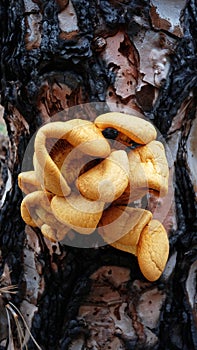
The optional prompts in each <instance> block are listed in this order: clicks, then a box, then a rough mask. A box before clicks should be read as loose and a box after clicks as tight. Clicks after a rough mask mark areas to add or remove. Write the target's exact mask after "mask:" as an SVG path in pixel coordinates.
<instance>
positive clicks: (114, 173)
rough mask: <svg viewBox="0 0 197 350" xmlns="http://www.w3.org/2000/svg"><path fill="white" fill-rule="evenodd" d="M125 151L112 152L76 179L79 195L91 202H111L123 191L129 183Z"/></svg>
mask: <svg viewBox="0 0 197 350" xmlns="http://www.w3.org/2000/svg"><path fill="white" fill-rule="evenodd" d="M128 174H129V163H128V157H127V154H126V152H125V151H122V150H120V151H114V152H112V153H111V154H110V156H109V157H108V158H106V159H105V160H103V161H102V162H101V163H99V164H98V165H96V166H94V167H93V168H91V169H90V170H88V171H87V172H85V173H84V174H82V175H81V176H79V177H78V179H77V181H76V185H77V187H78V189H79V191H80V193H81V194H82V195H83V196H84V197H86V198H88V199H91V200H94V201H96V200H100V201H103V202H112V201H114V200H115V199H117V198H118V197H120V195H121V194H122V193H123V192H124V191H125V189H126V187H127V185H128V181H129V176H128Z"/></svg>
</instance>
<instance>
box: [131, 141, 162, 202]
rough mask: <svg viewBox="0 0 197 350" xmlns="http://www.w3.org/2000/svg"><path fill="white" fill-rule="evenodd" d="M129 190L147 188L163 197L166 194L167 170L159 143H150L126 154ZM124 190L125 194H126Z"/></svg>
mask: <svg viewBox="0 0 197 350" xmlns="http://www.w3.org/2000/svg"><path fill="white" fill-rule="evenodd" d="M128 159H129V167H130V188H129V186H128V189H127V190H128V191H129V190H131V192H132V191H133V189H134V190H135V188H147V191H148V189H151V190H154V191H157V192H159V194H160V196H165V195H166V194H167V192H168V178H169V169H168V163H167V159H166V156H165V150H164V147H163V145H162V143H161V142H159V141H152V142H150V143H149V144H148V145H145V146H143V147H138V148H136V149H135V150H131V151H130V152H129V153H128ZM127 190H126V192H127Z"/></svg>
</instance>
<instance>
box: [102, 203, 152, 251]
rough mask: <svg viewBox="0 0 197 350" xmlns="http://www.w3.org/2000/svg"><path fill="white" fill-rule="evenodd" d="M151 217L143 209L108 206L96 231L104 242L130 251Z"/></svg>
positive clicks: (150, 214) (148, 212)
mask: <svg viewBox="0 0 197 350" xmlns="http://www.w3.org/2000/svg"><path fill="white" fill-rule="evenodd" d="M151 218H152V213H151V212H150V211H148V210H145V209H140V208H131V207H124V206H117V207H114V206H113V207H109V208H107V209H106V210H105V211H104V212H103V215H102V218H101V220H100V222H99V228H98V232H99V233H100V235H101V236H102V237H103V239H104V240H105V242H107V243H109V244H110V245H112V246H114V247H115V248H117V249H120V250H124V251H126V252H130V249H133V248H130V247H135V246H136V245H137V244H138V241H139V237H140V234H141V232H142V230H143V229H144V227H145V226H146V225H147V224H148V223H149V221H150V220H151Z"/></svg>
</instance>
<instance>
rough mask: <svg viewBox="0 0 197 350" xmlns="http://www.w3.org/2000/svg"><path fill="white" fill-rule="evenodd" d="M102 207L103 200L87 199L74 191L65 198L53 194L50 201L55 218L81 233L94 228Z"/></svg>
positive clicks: (86, 232)
mask: <svg viewBox="0 0 197 350" xmlns="http://www.w3.org/2000/svg"><path fill="white" fill-rule="evenodd" d="M103 208H104V203H103V202H100V201H95V202H93V201H89V200H87V199H86V198H84V197H83V196H81V195H78V194H76V193H71V195H70V196H69V197H66V198H63V197H59V196H54V197H53V199H52V201H51V209H52V212H53V214H54V215H55V217H56V218H57V220H58V221H60V222H62V223H63V224H65V225H67V226H69V227H71V228H72V229H74V230H75V231H77V232H79V233H82V234H90V233H92V232H93V231H94V230H95V229H96V227H97V224H98V222H99V220H100V218H101V215H102V212H103Z"/></svg>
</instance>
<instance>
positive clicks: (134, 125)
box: [94, 112, 157, 144]
mask: <svg viewBox="0 0 197 350" xmlns="http://www.w3.org/2000/svg"><path fill="white" fill-rule="evenodd" d="M94 123H95V125H96V126H97V127H98V128H99V129H100V130H104V129H106V128H114V129H117V130H118V131H120V132H121V133H122V134H124V135H126V136H127V137H129V138H130V139H131V140H132V141H134V142H136V143H139V144H147V143H149V142H150V141H152V140H154V139H155V138H156V136H157V132H156V130H155V128H154V126H153V125H152V124H151V123H150V122H148V121H146V120H144V119H142V118H139V117H135V116H133V115H129V114H125V113H120V112H109V113H105V114H101V115H99V116H98V117H97V118H96V119H95V121H94Z"/></svg>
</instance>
